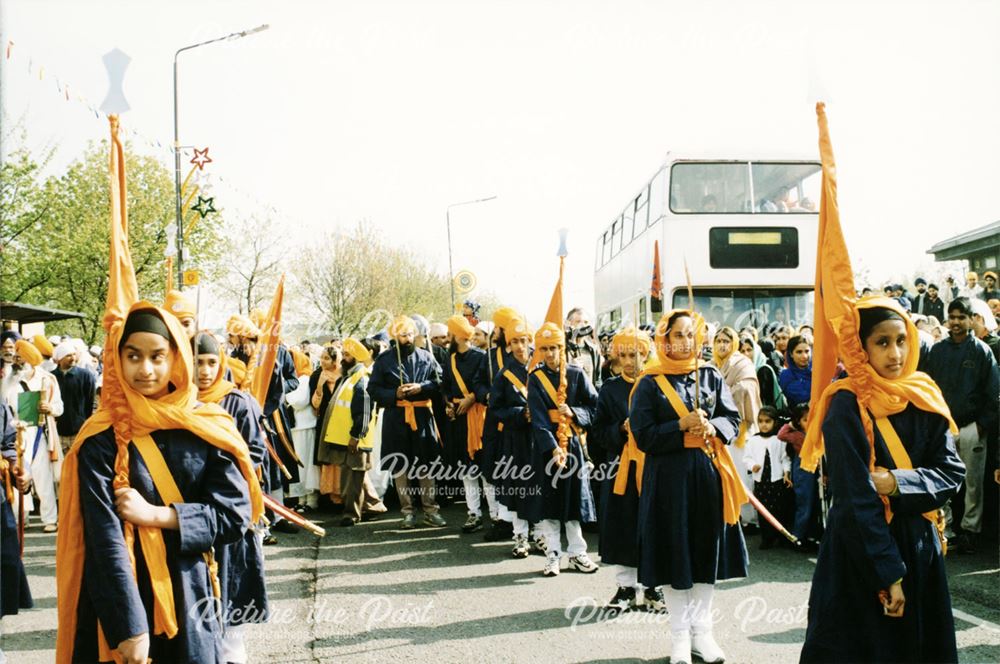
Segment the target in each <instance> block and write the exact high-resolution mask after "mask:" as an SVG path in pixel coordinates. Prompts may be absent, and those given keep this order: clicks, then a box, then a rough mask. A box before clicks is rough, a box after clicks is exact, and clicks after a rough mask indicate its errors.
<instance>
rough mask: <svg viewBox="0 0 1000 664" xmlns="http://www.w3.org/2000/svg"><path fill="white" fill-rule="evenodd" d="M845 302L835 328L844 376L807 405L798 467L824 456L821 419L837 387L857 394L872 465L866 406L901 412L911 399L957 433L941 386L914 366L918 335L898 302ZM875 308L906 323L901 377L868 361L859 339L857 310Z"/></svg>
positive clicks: (883, 413) (809, 466)
mask: <svg viewBox="0 0 1000 664" xmlns="http://www.w3.org/2000/svg"><path fill="white" fill-rule="evenodd" d="M849 306H850V314H851V315H847V316H844V317H843V318H841V319H840V321H839V322H840V327H839V329H838V330H837V351H838V354H839V355H840V359H841V361H842V362H843V363H844V368H845V369H846V370H847V374H848V376H847V378H844V379H842V380H838V381H836V382H834V383H831V384H830V385H829V386H828V387H827V388H826V389H824V390H823V394H822V396H821V397H820V399H819V401H818V403H814V404H812V407H811V408H810V413H809V427H808V430H807V432H806V439H805V442H804V443H803V444H802V451H801V453H800V459H801V464H802V468H804V469H805V470H808V471H814V470H815V469H816V465H817V464H818V463H819V460H820V458H821V457H822V456H823V452H824V441H823V420H824V419H825V418H826V413H827V410H828V409H829V407H830V399H831V398H833V395H834V394H836V393H837V392H839V391H840V390H848V391H850V392H853V393H854V394H855V395H856V396H857V398H858V406H859V409H860V411H861V422H862V424H863V425H864V428H865V433H866V434H867V435H868V441H869V443H871V446H872V451H871V458H870V465H871V467H872V468H874V462H875V432H874V429H873V422H872V418H871V417H869V416H868V411H871V413H872V415H874V416H875V417H876V418H881V417H888V416H889V415H895V414H896V413H901V412H903V410H904V409H905V408H906V406H907V405H908V404H910V403H912V404H913V405H914V406H916V407H917V408H919V409H920V410H925V411H928V412H932V413H938V414H940V415H942V416H943V417H944V418H945V419H947V420H948V426H949V427H950V428H951V431H952V433H958V427H957V426H956V425H955V421H954V420H952V418H951V411H950V410H949V409H948V404H947V403H946V402H945V400H944V396H942V394H941V389H940V388H939V387H938V386H937V384H936V383H935V382H934V381H933V380H932V379H931V377H930V376H928V375H927V374H925V373H923V372H922V371H917V363H918V362H919V361H920V337H919V336H918V333H917V327H916V326H915V325H914V324H913V321H911V320H910V317H909V316H907V315H906V312H905V311H903V308H902V307H900V306H899V303H898V302H896V300H893V299H890V298H887V297H882V296H874V297H866V298H862V299H860V300H857V301H855V302H852V303H850V305H849ZM877 307H881V308H885V309H889V310H891V311H894V312H896V313H897V314H899V316H900V318H902V319H903V321H904V322H905V323H906V338H907V342H908V345H909V349H910V350H909V353H907V356H906V364H905V365H903V373H902V375H901V376H900V377H899V378H893V379H889V378H883V377H882V376H879V375H878V373H877V372H876V371H875V369H874V368H872V366H871V365H870V364H868V354H867V353H866V352H865V349H864V347H863V346H862V343H861V337H860V336H859V335H860V325H861V316H860V311H861V310H862V309H874V308H877Z"/></svg>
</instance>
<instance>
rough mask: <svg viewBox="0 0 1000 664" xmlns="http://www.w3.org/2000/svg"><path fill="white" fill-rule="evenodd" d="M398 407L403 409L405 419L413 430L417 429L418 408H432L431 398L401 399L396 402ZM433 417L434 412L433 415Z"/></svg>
mask: <svg viewBox="0 0 1000 664" xmlns="http://www.w3.org/2000/svg"><path fill="white" fill-rule="evenodd" d="M396 407H397V408H402V409H403V421H404V422H406V423H407V424H408V425H409V426H410V430H411V431H416V430H417V411H416V409H417V408H428V409H432V408H433V406H432V405H431V400H430V399H426V400H424V401H404V400H399V401H397V402H396ZM431 417H432V418H433V414H432V415H431Z"/></svg>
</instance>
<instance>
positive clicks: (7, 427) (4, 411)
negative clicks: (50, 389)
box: [0, 403, 34, 617]
mask: <svg viewBox="0 0 1000 664" xmlns="http://www.w3.org/2000/svg"><path fill="white" fill-rule="evenodd" d="M13 422H14V413H13V412H12V411H11V409H10V406H8V405H7V404H6V403H0V453H2V454H3V458H4V459H6V460H7V462H8V463H9V464H10V467H11V469H13V468H14V466H15V464H17V447H16V440H17V431H16V430H15V429H14V425H13ZM13 477H14V476H13V473H12V474H11V481H13ZM0 480H4V481H6V478H0ZM4 481H0V617H3V616H11V615H15V614H17V612H18V610H19V609H30V608H31V607H32V606H34V602H32V600H31V590H30V589H29V588H28V575H27V574H25V571H24V561H22V560H21V548H20V547H21V542H20V540H18V538H17V518H16V517H15V516H14V508H13V505H11V504H10V503H9V502H7V491H6V485H5V484H4Z"/></svg>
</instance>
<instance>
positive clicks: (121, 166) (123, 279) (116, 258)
mask: <svg viewBox="0 0 1000 664" xmlns="http://www.w3.org/2000/svg"><path fill="white" fill-rule="evenodd" d="M108 120H109V122H110V124H111V157H110V164H109V165H110V170H111V253H110V255H109V259H108V297H107V300H106V302H105V306H104V320H103V321H102V323H103V326H104V331H105V332H107V331H109V330H110V329H111V325H112V324H113V323H114V322H115V321H118V320H125V317H126V316H127V315H128V310H129V307H131V306H132V304H133V303H135V302H137V301H138V300H139V286H138V285H137V284H136V281H135V268H134V267H133V266H132V254H131V253H130V251H129V246H128V206H127V205H126V204H125V196H126V192H127V188H126V182H125V152H124V149H123V148H122V143H121V140H119V138H118V116H117V115H111V116H109V117H108ZM113 352H117V349H113Z"/></svg>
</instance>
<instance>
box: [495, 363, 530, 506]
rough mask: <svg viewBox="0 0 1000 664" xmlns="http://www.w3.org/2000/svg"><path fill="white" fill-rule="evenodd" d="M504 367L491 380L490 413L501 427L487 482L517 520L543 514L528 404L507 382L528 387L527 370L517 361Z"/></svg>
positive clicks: (518, 391)
mask: <svg viewBox="0 0 1000 664" xmlns="http://www.w3.org/2000/svg"><path fill="white" fill-rule="evenodd" d="M511 360H512V361H511V362H509V363H505V365H504V368H503V370H502V371H501V372H500V373H499V374H498V375H497V377H496V378H495V379H494V380H493V389H492V390H490V410H491V411H492V412H493V414H494V417H496V419H497V424H498V425H500V424H502V425H503V428H502V430H500V431H498V432H497V434H496V442H497V445H496V447H497V452H496V458H495V460H496V464H495V465H494V468H493V472H492V474H490V475H488V476H487V481H488V482H490V483H491V484H493V485H494V486H496V487H497V499H498V500H499V501H500V504H502V505H503V506H504V507H506V508H507V509H509V510H510V511H512V512H516V513H517V516H518V517H519V518H522V519H524V518H527V517H526V516H525V515H527V514H531V515H537V514H540V513H541V512H542V502H541V501H542V494H541V491H540V490H539V489H538V487H537V482H536V481H535V477H534V476H535V472H536V465H537V464H536V463H535V456H536V455H535V443H534V438H533V437H532V433H531V423H530V422H529V421H528V400H527V398H525V396H524V395H522V394H521V391H520V390H518V389H517V388H516V387H514V384H513V383H512V382H511V381H510V380H509V379H508V378H507V375H508V374H509V375H512V376H514V377H515V378H517V379H518V380H519V381H521V384H522V385H524V386H525V387H527V384H528V369H527V368H526V367H524V366H523V365H520V364H518V363H517V362H516V361H513V358H511Z"/></svg>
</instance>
